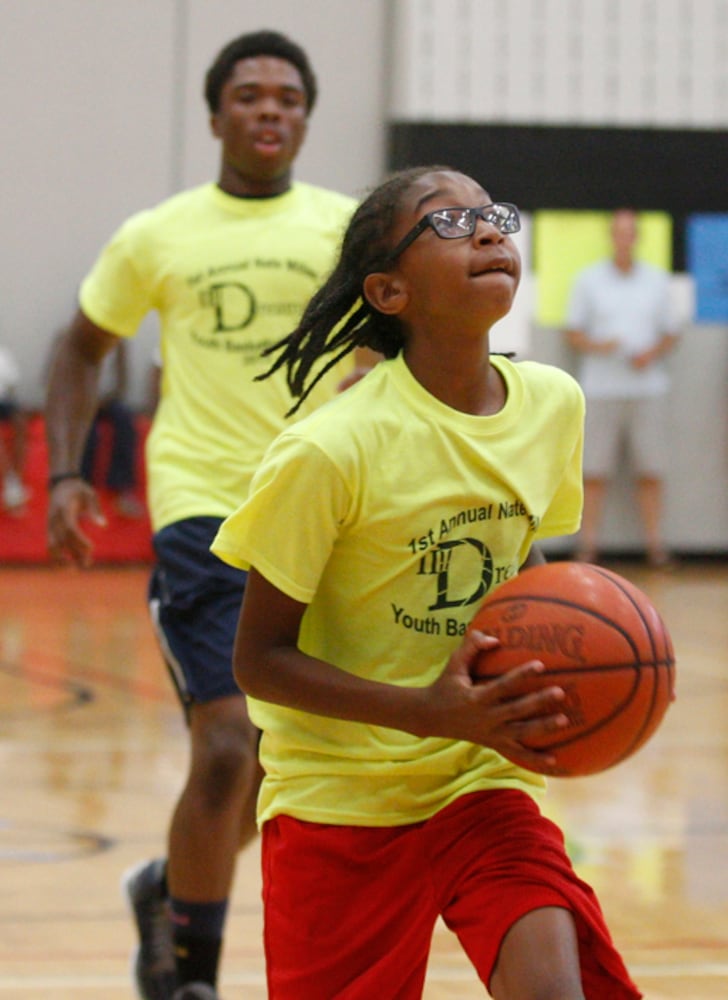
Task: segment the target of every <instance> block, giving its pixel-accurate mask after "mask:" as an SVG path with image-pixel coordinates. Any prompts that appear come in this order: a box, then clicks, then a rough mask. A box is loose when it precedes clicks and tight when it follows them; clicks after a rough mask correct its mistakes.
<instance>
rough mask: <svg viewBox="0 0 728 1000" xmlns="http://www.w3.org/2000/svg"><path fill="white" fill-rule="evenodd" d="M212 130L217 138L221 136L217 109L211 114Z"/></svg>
mask: <svg viewBox="0 0 728 1000" xmlns="http://www.w3.org/2000/svg"><path fill="white" fill-rule="evenodd" d="M210 131H211V132H212V134H213V135H214V136H215V138H216V139H219V138H220V116H219V115H218V113H217V112H216V111H215V112H213V113H212V114H211V115H210Z"/></svg>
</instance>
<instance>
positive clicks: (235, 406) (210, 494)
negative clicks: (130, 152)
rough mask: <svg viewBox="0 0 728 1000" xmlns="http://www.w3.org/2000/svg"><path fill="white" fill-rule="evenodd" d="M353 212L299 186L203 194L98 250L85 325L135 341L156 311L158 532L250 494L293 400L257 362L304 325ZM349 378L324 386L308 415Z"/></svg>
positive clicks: (153, 472)
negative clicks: (240, 194)
mask: <svg viewBox="0 0 728 1000" xmlns="http://www.w3.org/2000/svg"><path fill="white" fill-rule="evenodd" d="M354 206H355V202H354V201H353V199H351V198H348V197H346V196H345V195H341V194H337V193H335V192H331V191H326V190H324V189H322V188H316V187H312V186H311V185H307V184H301V183H296V184H294V185H293V186H292V187H291V188H290V190H289V191H287V192H286V193H284V194H282V195H278V196H276V197H272V198H233V197H231V196H230V195H227V194H225V193H224V192H222V191H221V190H220V189H219V188H218V187H217V186H216V185H215V184H205V185H202V186H201V187H197V188H193V189H192V190H189V191H184V192H182V193H181V194H178V195H175V196H174V197H172V198H169V199H167V200H166V201H164V202H162V203H161V204H160V205H157V206H156V207H155V208H152V209H150V210H148V211H144V212H140V213H138V214H137V215H135V216H133V217H132V218H131V219H129V220H128V221H127V222H126V223H125V224H124V225H123V226H121V228H120V229H119V230H118V231H117V233H116V234H115V235H114V237H113V238H112V239H111V241H110V242H109V244H108V245H107V246H106V247H105V249H104V250H103V251H102V253H101V255H100V256H99V259H98V260H97V262H96V264H95V266H94V267H93V269H92V270H91V272H90V274H89V275H88V276H87V278H86V279H85V281H84V283H83V285H82V288H81V295H80V303H81V308H82V309H83V311H84V312H85V313H86V315H87V316H88V317H89V318H90V319H91V320H92V321H93V322H94V323H96V324H97V325H98V326H101V327H103V328H104V329H106V330H110V331H111V332H112V333H115V334H117V335H119V336H124V337H127V336H132V335H134V334H135V333H136V331H137V329H138V327H139V324H140V322H141V320H142V318H143V317H144V316H145V315H146V314H147V313H148V312H150V311H152V310H156V311H157V312H158V313H159V319H160V328H161V358H162V384H161V399H160V404H159V408H158V410H157V413H156V415H155V419H154V424H153V427H152V430H151V432H150V435H149V438H148V441H147V466H148V482H149V503H150V509H151V514H152V522H153V526H154V529H155V530H159V529H160V528H162V527H164V526H165V525H167V524H170V523H172V522H174V521H178V520H180V519H182V518H186V517H194V516H199V515H202V516H205V515H207V516H219V517H224V516H225V515H227V514H229V513H230V511H232V510H234V509H235V508H236V507H237V505H238V504H239V503H240V500H241V498H242V497H244V496H245V495H246V494H247V490H248V486H249V483H250V478H251V476H252V474H253V472H254V471H255V469H256V467H257V465H258V462H259V461H260V458H261V456H262V455H263V452H264V451H265V449H266V447H267V446H268V444H269V443H270V441H272V440H273V438H274V437H275V436H276V434H278V433H279V431H281V430H282V429H283V427H284V426H285V420H284V414H285V412H286V411H287V410H288V409H289V408H290V406H291V405H292V402H293V400H292V399H291V396H290V394H289V392H288V389H287V387H286V385H285V379H284V373H283V372H282V371H281V372H279V373H276V375H275V376H273V377H272V378H270V379H266V380H265V381H263V382H255V381H253V379H254V376H255V375H257V374H259V373H260V372H262V371H265V370H266V369H267V368H268V367H269V365H270V360H269V359H261V357H260V352H261V350H262V349H263V348H264V347H266V346H268V345H270V344H272V343H274V342H275V341H277V340H279V339H280V338H281V337H284V336H285V335H286V334H287V333H289V332H290V331H291V330H292V329H293V328H294V327H295V325H296V323H297V321H298V318H299V316H300V314H301V312H302V311H303V308H304V307H305V305H306V303H307V302H308V300H309V299H310V298H311V296H312V294H313V293H314V292H315V291H316V289H317V288H318V286H319V285H320V284H321V283H322V281H323V280H324V278H325V277H326V276H327V275H328V273H329V271H330V270H331V267H332V266H333V263H334V260H335V255H336V252H337V250H338V246H339V243H340V240H341V237H342V236H343V231H344V229H345V227H346V224H347V222H348V219H349V217H350V215H351V213H352V211H353V208H354ZM349 369H350V364H348V365H347V366H346V367H345V368H344V367H341V366H340V367H338V368H337V370H336V371H332V372H331V374H330V375H328V376H326V377H325V380H322V384H321V385H320V386H319V387H317V389H316V390H315V391H314V393H313V394H312V398H311V399H310V401H308V400H307V401H306V403H305V404H304V407H303V410H304V413H306V412H310V411H311V410H312V409H314V408H315V406H316V405H318V404H320V403H321V402H322V401H324V400H325V399H328V398H329V397H330V396H332V395H333V394H334V393H335V391H336V385H337V383H338V381H339V380H340V378H341V377H342V374H343V372H344V371H348V370H349ZM301 415H303V414H301ZM297 416H298V415H297Z"/></svg>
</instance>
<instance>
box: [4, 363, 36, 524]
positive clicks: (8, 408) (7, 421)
mask: <svg viewBox="0 0 728 1000" xmlns="http://www.w3.org/2000/svg"><path fill="white" fill-rule="evenodd" d="M19 382H20V370H19V368H18V365H17V362H16V361H15V358H14V356H13V355H12V353H11V352H10V351H9V350H8V349H7V348H6V347H4V346H3V345H2V344H0V484H1V485H2V505H3V507H4V508H5V509H6V510H8V511H11V512H12V513H14V514H19V513H22V511H23V508H24V507H25V504H26V502H27V500H28V496H29V491H28V489H27V487H26V486H25V485H24V483H23V468H24V465H25V456H26V452H27V443H28V422H27V415H26V413H25V411H24V410H23V408H22V407H21V405H20V403H19V402H18V399H17V397H16V393H17V388H18V384H19Z"/></svg>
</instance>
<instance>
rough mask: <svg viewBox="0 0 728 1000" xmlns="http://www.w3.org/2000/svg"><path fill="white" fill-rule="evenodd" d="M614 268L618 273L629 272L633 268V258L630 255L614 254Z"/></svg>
mask: <svg viewBox="0 0 728 1000" xmlns="http://www.w3.org/2000/svg"><path fill="white" fill-rule="evenodd" d="M614 266H615V267H616V268H617V269H618V270H619V271H625V272H627V271H631V270H632V268H633V267H634V258H633V257H632V254H615V256H614Z"/></svg>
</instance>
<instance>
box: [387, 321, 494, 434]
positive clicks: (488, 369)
mask: <svg viewBox="0 0 728 1000" xmlns="http://www.w3.org/2000/svg"><path fill="white" fill-rule="evenodd" d="M404 360H405V362H406V364H407V367H408V368H409V370H410V371H411V372H412V374H413V375H414V377H415V378H416V379H417V381H418V382H419V383H420V385H421V386H423V388H425V389H427V391H428V392H429V393H430V394H431V395H432V396H434V397H435V398H436V399H439V400H440V402H442V403H445V405H446V406H450V407H451V408H452V409H454V410H459V411H460V412H461V413H470V414H473V415H475V416H488V415H491V414H493V413H498V412H499V410H501V409H502V408H503V404H504V403H505V386H504V385H503V381H502V379H501V377H500V375H499V374H498V372H497V371H496V369H495V368H494V367H493V366H492V365H491V363H490V347H489V341H488V337H487V336H486V337H485V338H483V339H481V340H480V341H479V342H478V343H477V344H476V345H472V346H468V345H465V346H464V347H463V346H462V345H461V346H459V347H455V345H450V346H449V347H448V350H447V352H443V350H442V344H441V343H440V344H438V345H433V347H432V348H431V347H430V346H429V345H428V344H427V343H425V344H422V343H420V342H418V343H417V344H414V345H407V346H405V349H404Z"/></svg>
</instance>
